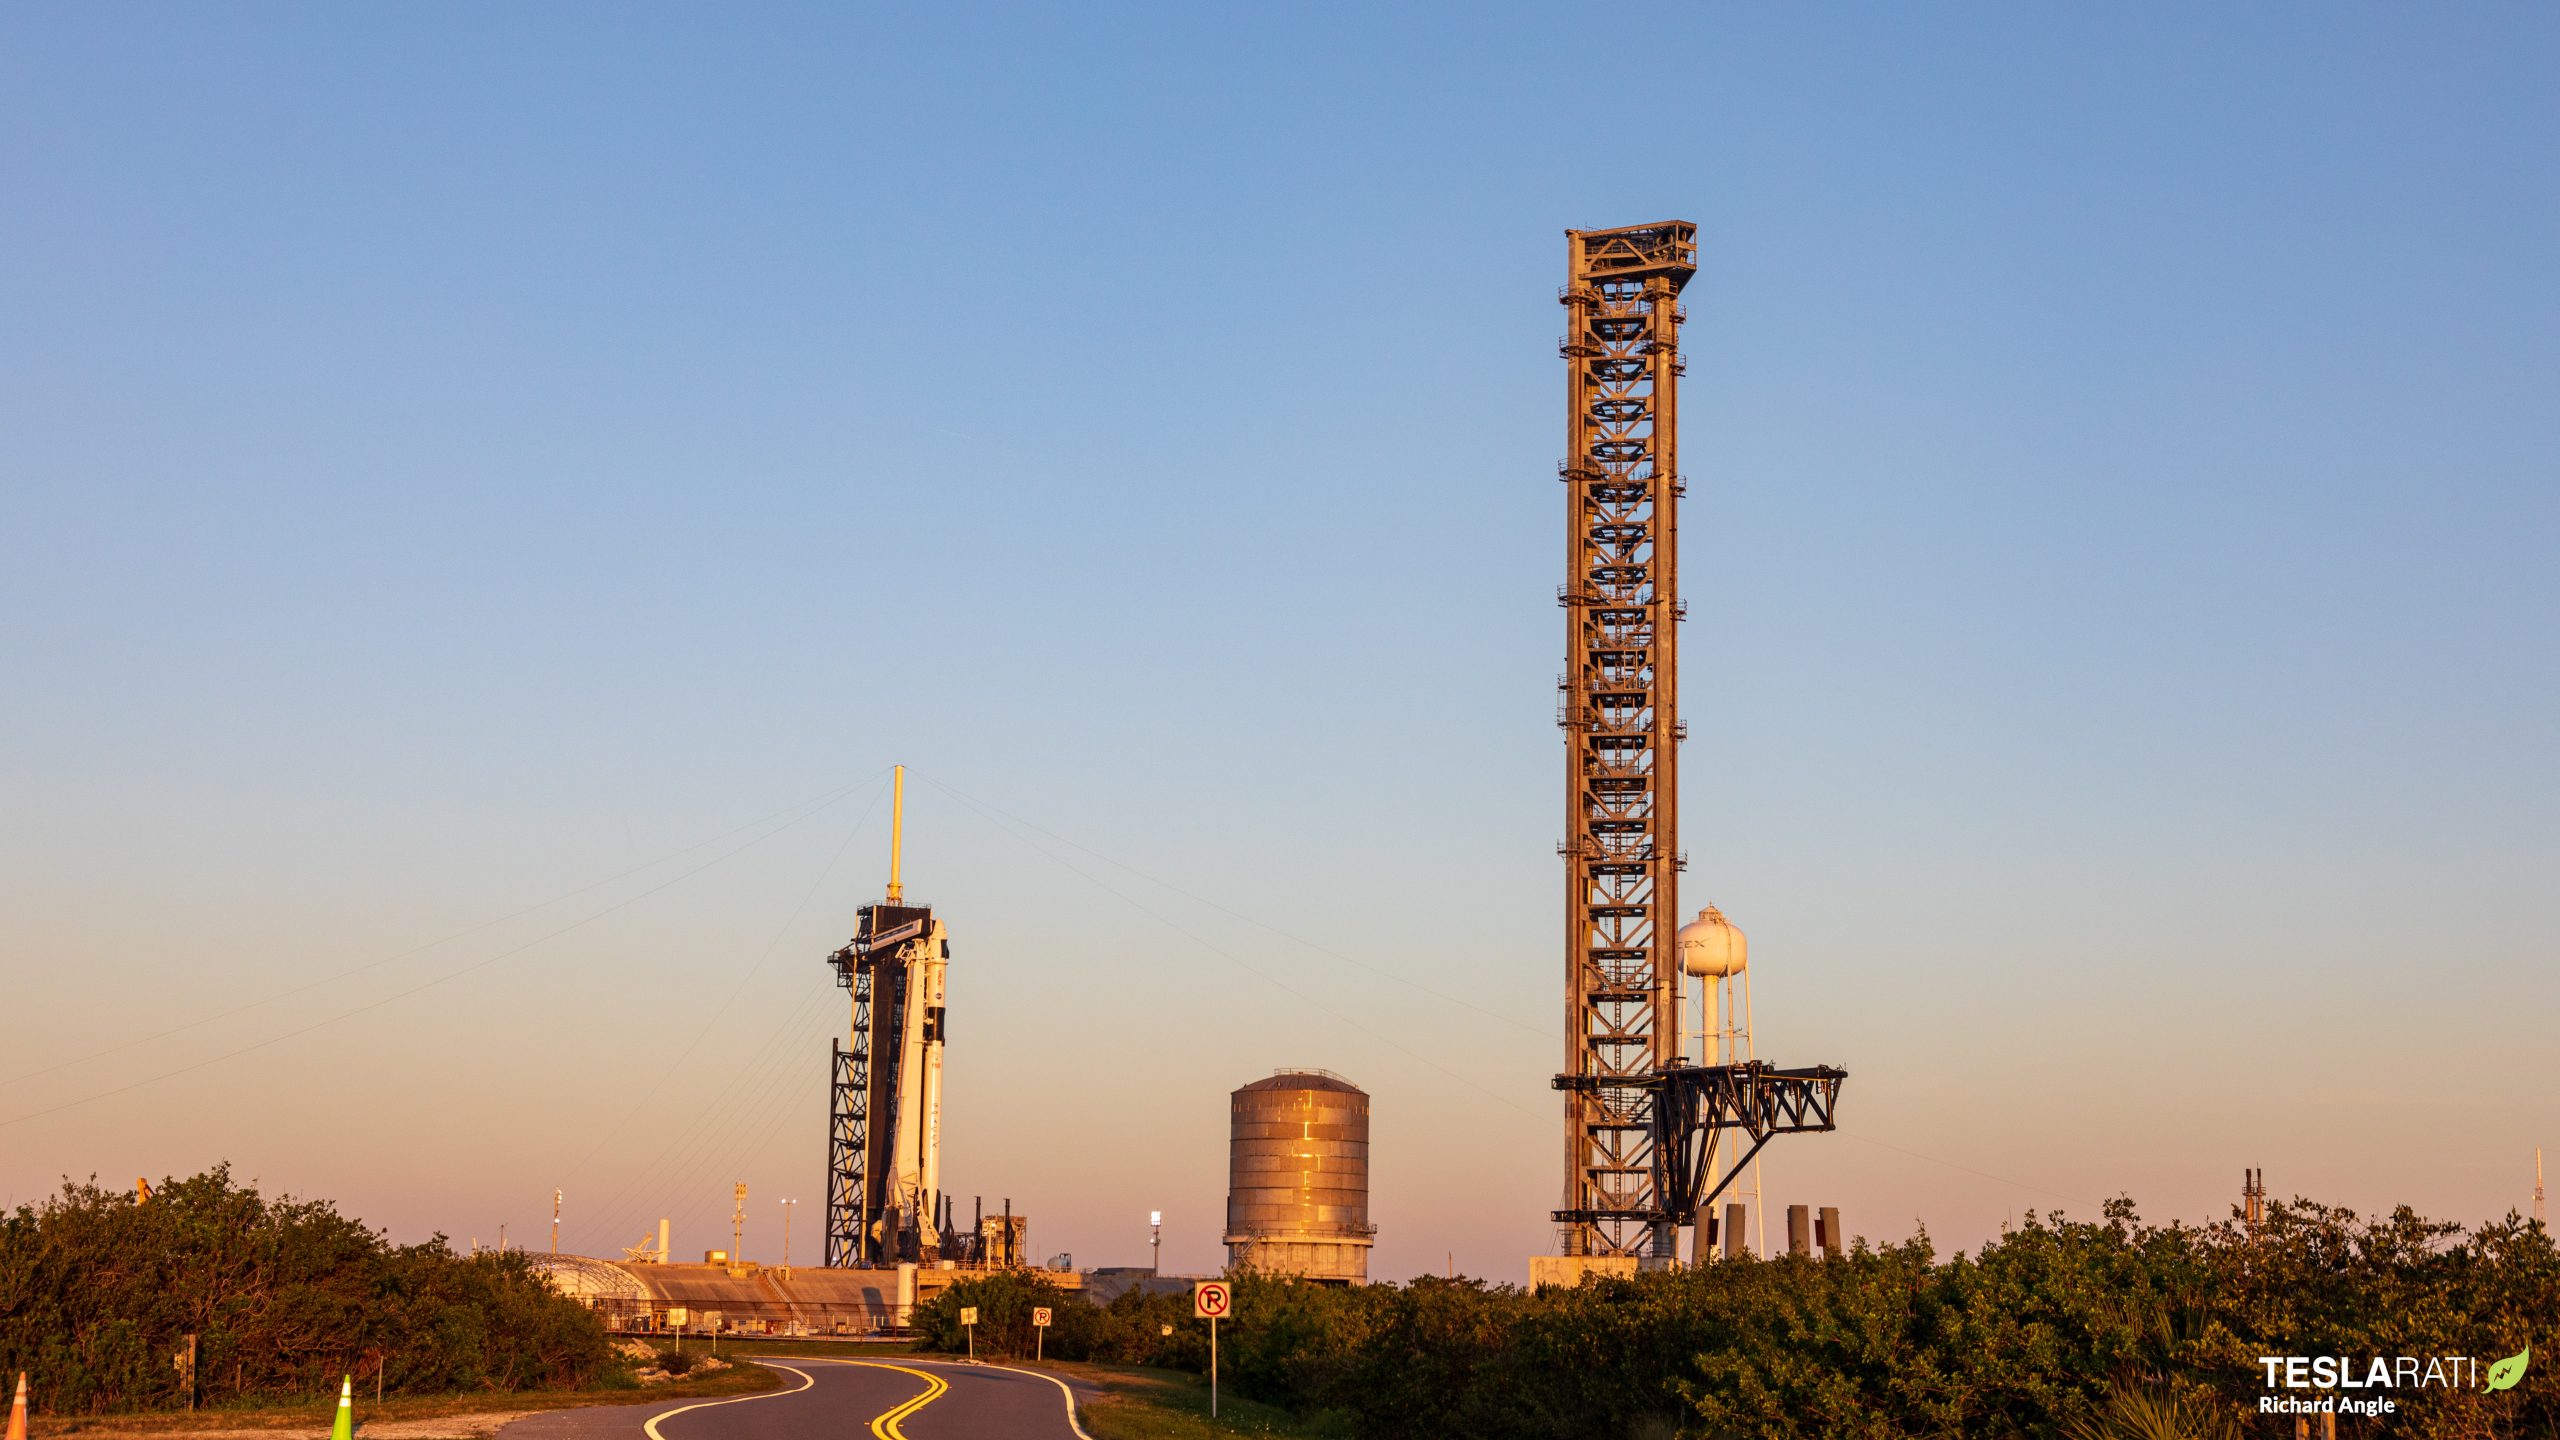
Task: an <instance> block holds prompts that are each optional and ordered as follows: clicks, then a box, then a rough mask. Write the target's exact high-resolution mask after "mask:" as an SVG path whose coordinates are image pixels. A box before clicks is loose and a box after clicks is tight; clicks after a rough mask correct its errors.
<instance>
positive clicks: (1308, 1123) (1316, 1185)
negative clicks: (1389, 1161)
mask: <svg viewBox="0 0 2560 1440" xmlns="http://www.w3.org/2000/svg"><path fill="white" fill-rule="evenodd" d="M1376 1235H1377V1227H1375V1226H1373V1225H1371V1224H1370V1223H1369V1095H1368V1092H1367V1091H1364V1090H1362V1089H1361V1088H1360V1087H1359V1086H1357V1085H1354V1084H1352V1083H1351V1082H1350V1081H1348V1080H1345V1079H1343V1078H1342V1077H1341V1076H1339V1075H1336V1074H1333V1073H1331V1072H1330V1071H1325V1070H1282V1071H1279V1072H1277V1073H1276V1074H1274V1075H1272V1076H1271V1077H1270V1078H1269V1079H1267V1080H1256V1081H1254V1082H1253V1083H1252V1084H1249V1085H1246V1086H1244V1087H1242V1088H1240V1089H1238V1090H1237V1091H1236V1092H1235V1093H1234V1094H1233V1095H1232V1096H1230V1097H1229V1129H1228V1142H1227V1233H1226V1244H1227V1256H1228V1259H1229V1261H1230V1262H1231V1263H1232V1264H1234V1265H1235V1266H1236V1267H1238V1268H1240V1269H1247V1270H1262V1271H1268V1272H1272V1273H1276V1274H1286V1275H1299V1276H1304V1277H1305V1278H1307V1279H1310V1280H1318V1281H1324V1282H1328V1283H1336V1284H1354V1283H1358V1282H1361V1281H1365V1280H1367V1279H1368V1278H1369V1247H1370V1246H1371V1245H1372V1244H1373V1243H1375V1237H1376Z"/></svg>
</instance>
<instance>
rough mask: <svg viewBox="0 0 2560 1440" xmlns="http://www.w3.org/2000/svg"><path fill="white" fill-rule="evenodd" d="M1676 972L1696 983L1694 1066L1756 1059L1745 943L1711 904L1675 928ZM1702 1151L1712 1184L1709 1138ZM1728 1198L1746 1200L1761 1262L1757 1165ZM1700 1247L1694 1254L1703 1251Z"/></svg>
mask: <svg viewBox="0 0 2560 1440" xmlns="http://www.w3.org/2000/svg"><path fill="white" fill-rule="evenodd" d="M1677 945H1678V949H1679V954H1680V969H1681V970H1682V971H1683V972H1684V973H1686V974H1688V975H1691V976H1694V977H1695V978H1696V979H1697V982H1698V990H1699V996H1698V1063H1699V1064H1701V1065H1737V1064H1740V1063H1742V1062H1744V1061H1746V1060H1756V1059H1758V1058H1759V1055H1758V1054H1757V1052H1756V1050H1755V1048H1754V1047H1753V1045H1752V1043H1751V942H1750V941H1749V940H1747V939H1745V938H1744V937H1743V934H1742V927H1741V926H1739V925H1736V924H1734V923H1733V922H1732V921H1730V920H1727V919H1726V918H1724V912H1723V911H1721V910H1718V909H1717V908H1716V907H1714V906H1713V905H1710V906H1708V907H1707V908H1706V909H1704V910H1701V911H1699V912H1698V918H1697V919H1695V920H1692V921H1690V922H1689V923H1688V924H1686V925H1683V926H1681V927H1680V934H1679V936H1678V937H1677ZM1737 978H1738V979H1740V980H1741V982H1742V1003H1741V1005H1739V1006H1736V1005H1735V1004H1734V1003H1733V1001H1734V994H1733V991H1734V981H1735V980H1736V979H1737ZM1708 1145H1709V1149H1708V1151H1707V1164H1706V1170H1707V1181H1708V1184H1709V1185H1710V1186H1712V1185H1713V1184H1714V1181H1715V1179H1716V1154H1715V1149H1714V1145H1715V1140H1714V1138H1710V1140H1709V1141H1708ZM1732 1193H1734V1194H1736V1195H1741V1194H1746V1193H1747V1194H1748V1195H1749V1196H1750V1197H1751V1200H1750V1204H1751V1218H1752V1222H1753V1224H1754V1225H1755V1227H1756V1228H1757V1230H1758V1232H1759V1233H1758V1241H1759V1243H1758V1244H1757V1245H1756V1246H1755V1247H1754V1248H1756V1249H1757V1250H1758V1251H1759V1252H1760V1254H1761V1256H1762V1257H1763V1258H1766V1257H1767V1255H1768V1253H1769V1245H1768V1239H1769V1220H1768V1216H1767V1215H1766V1214H1764V1213H1763V1211H1764V1209H1765V1207H1764V1206H1763V1205H1762V1204H1761V1199H1760V1161H1759V1159H1758V1157H1756V1156H1755V1157H1753V1159H1752V1161H1751V1183H1750V1186H1749V1188H1748V1190H1747V1191H1746V1190H1743V1189H1741V1188H1739V1187H1737V1189H1736V1190H1735V1191H1733V1192H1732ZM1706 1248H1707V1247H1705V1246H1704V1245H1703V1244H1702V1245H1700V1246H1698V1251H1699V1253H1700V1254H1701V1255H1703V1254H1704V1253H1705V1251H1706Z"/></svg>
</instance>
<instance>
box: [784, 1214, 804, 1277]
mask: <svg viewBox="0 0 2560 1440" xmlns="http://www.w3.org/2000/svg"><path fill="white" fill-rule="evenodd" d="M799 1203H800V1202H799V1201H797V1200H785V1201H783V1202H782V1268H783V1269H785V1270H789V1269H790V1268H791V1207H792V1206H794V1205H797V1204H799Z"/></svg>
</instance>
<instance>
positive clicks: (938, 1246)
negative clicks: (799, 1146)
mask: <svg viewBox="0 0 2560 1440" xmlns="http://www.w3.org/2000/svg"><path fill="white" fill-rule="evenodd" d="M894 785H895V796H896V798H895V799H894V800H893V801H892V802H891V807H890V822H889V837H890V838H889V891H888V897H887V898H886V899H885V900H883V901H882V902H881V903H880V904H877V905H865V906H864V907H862V910H861V913H860V919H859V922H858V924H857V927H856V929H855V931H854V936H853V942H852V943H851V944H849V945H847V946H845V947H844V948H843V949H841V950H838V951H837V952H835V954H834V955H832V956H830V957H828V960H829V963H831V964H833V965H834V966H835V968H836V981H837V983H838V984H840V985H843V986H844V987H845V988H846V989H848V990H851V991H852V992H853V1026H852V1033H851V1034H850V1035H849V1036H848V1037H847V1043H846V1044H842V1045H838V1046H836V1047H835V1068H834V1083H833V1086H832V1088H831V1095H832V1103H831V1105H830V1106H829V1116H828V1125H827V1264H829V1265H831V1266H857V1265H894V1264H896V1263H898V1262H899V1261H902V1260H909V1261H918V1262H926V1263H929V1262H932V1261H934V1260H938V1259H941V1258H942V1249H943V1244H944V1236H945V1234H946V1233H947V1232H948V1230H949V1225H948V1221H949V1216H948V1215H947V1214H945V1213H944V1201H943V1197H942V1191H941V1189H940V1185H941V1180H942V1039H943V969H944V966H945V965H946V963H947V962H948V961H949V960H950V958H951V940H950V937H949V935H948V934H947V933H946V932H945V931H944V929H943V927H942V922H941V921H939V920H936V919H934V918H933V907H931V906H929V905H910V904H908V903H907V899H906V888H905V886H903V885H902V884H900V883H899V879H898V863H899V859H900V854H899V851H900V846H901V844H902V843H903V836H904V831H905V827H906V794H907V789H906V787H907V771H906V767H905V766H903V765H901V766H899V767H898V768H897V771H896V779H895V781H894Z"/></svg>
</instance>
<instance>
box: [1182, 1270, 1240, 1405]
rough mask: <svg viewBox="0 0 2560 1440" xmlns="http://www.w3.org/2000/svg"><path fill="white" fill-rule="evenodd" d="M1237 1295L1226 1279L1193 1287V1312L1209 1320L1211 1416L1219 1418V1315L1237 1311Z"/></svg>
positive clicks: (1207, 1281)
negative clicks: (1228, 1285)
mask: <svg viewBox="0 0 2560 1440" xmlns="http://www.w3.org/2000/svg"><path fill="white" fill-rule="evenodd" d="M1235 1304H1236V1297H1235V1295H1234V1294H1233V1293H1232V1292H1231V1291H1229V1290H1228V1289H1227V1282H1226V1281H1224V1280H1203V1281H1201V1282H1200V1283H1199V1284H1197V1285H1194V1286H1192V1287H1191V1313H1192V1314H1193V1315H1195V1316H1198V1317H1199V1318H1200V1319H1203V1320H1206V1321H1208V1322H1209V1418H1210V1419H1212V1420H1215V1419H1217V1418H1218V1317H1220V1316H1222V1315H1230V1314H1233V1313H1234V1312H1235Z"/></svg>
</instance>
